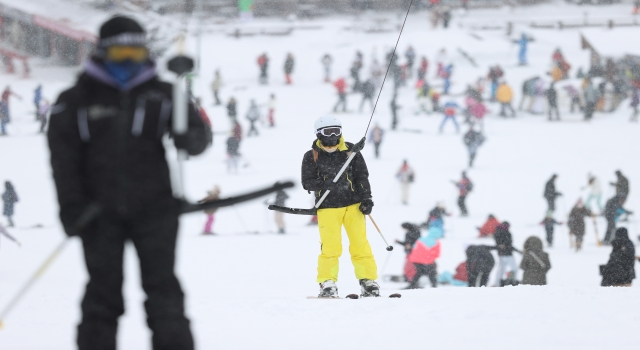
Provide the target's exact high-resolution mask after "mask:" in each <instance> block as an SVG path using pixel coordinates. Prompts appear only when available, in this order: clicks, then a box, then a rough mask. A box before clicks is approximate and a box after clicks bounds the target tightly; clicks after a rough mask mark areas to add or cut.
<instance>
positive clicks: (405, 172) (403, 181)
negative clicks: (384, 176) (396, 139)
mask: <svg viewBox="0 0 640 350" xmlns="http://www.w3.org/2000/svg"><path fill="white" fill-rule="evenodd" d="M396 177H397V178H398V180H400V186H401V187H402V194H401V196H402V198H401V199H402V204H404V205H407V204H409V187H410V186H411V183H413V181H414V177H415V174H414V172H413V169H412V168H411V167H410V166H409V163H407V161H406V160H405V161H403V163H402V166H401V167H400V170H398V174H396Z"/></svg>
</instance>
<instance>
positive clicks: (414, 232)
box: [396, 222, 421, 254]
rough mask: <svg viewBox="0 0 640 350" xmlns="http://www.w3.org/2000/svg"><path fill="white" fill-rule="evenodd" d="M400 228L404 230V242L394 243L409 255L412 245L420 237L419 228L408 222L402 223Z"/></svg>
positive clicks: (397, 241)
mask: <svg viewBox="0 0 640 350" xmlns="http://www.w3.org/2000/svg"><path fill="white" fill-rule="evenodd" d="M401 227H402V228H403V229H405V230H406V232H405V234H404V241H399V240H397V239H396V243H398V244H400V245H402V246H404V252H405V253H407V254H409V253H411V250H412V249H413V245H414V244H415V243H416V241H417V240H418V238H420V236H421V233H420V226H418V225H415V224H412V223H409V222H404V223H402V225H401Z"/></svg>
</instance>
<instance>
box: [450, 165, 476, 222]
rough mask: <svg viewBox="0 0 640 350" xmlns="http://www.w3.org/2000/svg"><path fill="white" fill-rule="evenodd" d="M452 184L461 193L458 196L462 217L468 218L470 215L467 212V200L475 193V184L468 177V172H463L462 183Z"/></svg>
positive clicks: (454, 182)
mask: <svg viewBox="0 0 640 350" xmlns="http://www.w3.org/2000/svg"><path fill="white" fill-rule="evenodd" d="M451 182H453V184H454V185H455V186H456V187H457V188H458V191H459V192H460V194H459V196H458V207H459V208H460V215H461V216H468V215H469V213H468V212H467V205H466V203H465V201H466V199H467V195H468V194H469V192H471V191H473V183H472V182H471V180H469V178H468V177H467V172H466V171H463V172H462V179H460V181H458V182H456V181H451Z"/></svg>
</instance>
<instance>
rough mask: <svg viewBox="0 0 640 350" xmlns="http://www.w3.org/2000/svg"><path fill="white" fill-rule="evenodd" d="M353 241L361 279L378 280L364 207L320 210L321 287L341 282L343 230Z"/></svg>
mask: <svg viewBox="0 0 640 350" xmlns="http://www.w3.org/2000/svg"><path fill="white" fill-rule="evenodd" d="M343 225H344V228H345V229H346V230H347V237H349V253H350V254H351V262H352V263H353V267H354V269H355V273H356V278H357V279H359V280H360V279H364V278H366V279H370V280H376V279H378V267H377V266H376V261H375V259H374V257H373V253H372V252H371V246H370V245H369V241H368V240H367V225H366V220H365V216H364V214H362V212H361V211H360V203H356V204H353V205H350V206H348V207H343V208H328V209H319V210H318V228H319V229H320V242H321V254H320V256H319V257H318V279H317V281H318V283H322V282H324V281H326V280H333V281H338V258H340V256H341V255H342V226H343Z"/></svg>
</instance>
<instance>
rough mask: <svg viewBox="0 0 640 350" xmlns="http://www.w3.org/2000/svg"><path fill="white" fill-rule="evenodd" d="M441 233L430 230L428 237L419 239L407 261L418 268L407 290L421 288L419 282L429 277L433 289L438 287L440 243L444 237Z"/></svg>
mask: <svg viewBox="0 0 640 350" xmlns="http://www.w3.org/2000/svg"><path fill="white" fill-rule="evenodd" d="M438 232H441V231H438V230H429V233H428V234H427V236H426V237H421V238H420V239H418V240H417V241H416V242H415V243H414V245H413V249H412V250H411V253H409V256H408V258H407V260H409V262H412V263H413V264H414V265H415V267H416V274H415V275H414V276H413V278H412V279H411V281H410V283H409V286H408V287H407V289H418V288H421V287H420V284H419V283H418V281H419V280H420V277H422V276H427V277H429V281H430V282H431V287H433V288H436V287H437V286H438V272H437V266H436V259H438V258H439V257H440V241H439V239H440V238H441V237H442V234H441V233H438Z"/></svg>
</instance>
